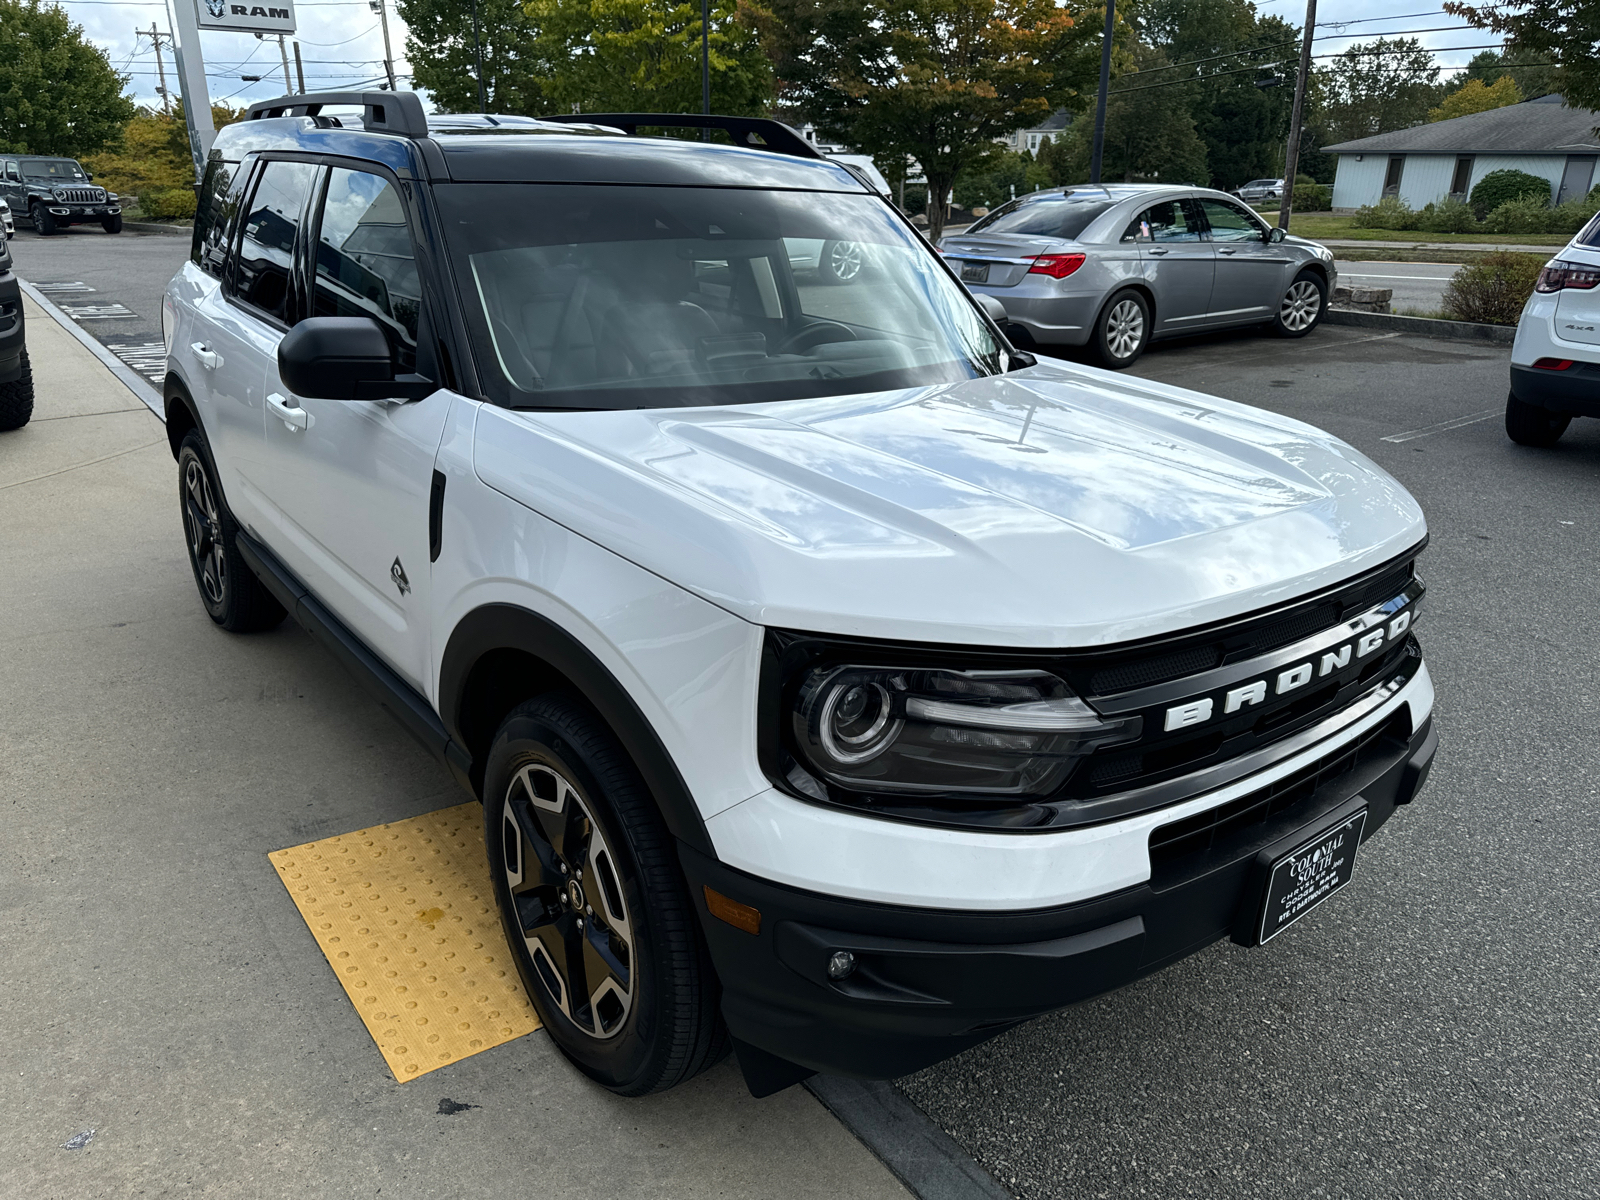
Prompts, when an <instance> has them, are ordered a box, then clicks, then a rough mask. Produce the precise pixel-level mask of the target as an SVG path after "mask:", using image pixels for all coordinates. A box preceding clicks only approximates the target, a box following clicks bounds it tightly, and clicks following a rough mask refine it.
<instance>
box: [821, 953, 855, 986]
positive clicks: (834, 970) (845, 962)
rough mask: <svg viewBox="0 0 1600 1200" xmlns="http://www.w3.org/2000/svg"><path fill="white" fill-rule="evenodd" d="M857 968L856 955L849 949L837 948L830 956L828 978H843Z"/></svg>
mask: <svg viewBox="0 0 1600 1200" xmlns="http://www.w3.org/2000/svg"><path fill="white" fill-rule="evenodd" d="M855 969H856V956H855V955H854V954H851V953H850V951H848V950H835V951H834V952H833V953H832V954H830V955H829V956H828V978H829V979H843V978H845V976H847V975H849V974H850V972H851V971H854V970H855Z"/></svg>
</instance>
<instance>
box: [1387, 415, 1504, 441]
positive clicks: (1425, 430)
mask: <svg viewBox="0 0 1600 1200" xmlns="http://www.w3.org/2000/svg"><path fill="white" fill-rule="evenodd" d="M1504 411H1505V409H1503V408H1491V409H1489V410H1487V411H1486V412H1481V413H1474V414H1473V415H1472V416H1470V417H1457V418H1456V419H1455V420H1453V421H1440V422H1439V423H1438V424H1437V425H1424V426H1423V427H1422V428H1421V429H1408V430H1406V432H1404V433H1391V434H1390V435H1389V436H1388V437H1386V438H1383V439H1382V440H1383V441H1385V442H1410V441H1414V440H1415V439H1417V438H1420V437H1427V436H1428V435H1429V434H1431V433H1445V432H1447V431H1449V430H1451V429H1460V428H1461V427H1462V426H1463V425H1476V424H1477V423H1478V422H1479V421H1487V420H1488V419H1489V418H1490V417H1498V416H1499V415H1500V414H1501V413H1502V412H1504Z"/></svg>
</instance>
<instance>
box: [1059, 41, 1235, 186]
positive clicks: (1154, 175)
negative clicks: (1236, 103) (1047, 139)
mask: <svg viewBox="0 0 1600 1200" xmlns="http://www.w3.org/2000/svg"><path fill="white" fill-rule="evenodd" d="M1131 57H1132V59H1133V62H1134V65H1135V66H1136V67H1137V68H1138V70H1139V71H1140V72H1144V71H1154V70H1158V69H1160V68H1161V67H1164V66H1166V65H1167V57H1166V55H1164V54H1163V53H1161V51H1159V50H1156V49H1153V48H1151V47H1149V46H1145V45H1143V44H1142V43H1136V44H1135V45H1134V46H1133V47H1132V55H1131ZM1134 78H1135V79H1137V78H1138V76H1137V75H1135V76H1134ZM1156 78H1158V79H1160V78H1164V76H1162V75H1158V76H1156ZM1188 91H1189V89H1188V88H1183V87H1176V88H1144V89H1137V88H1135V89H1129V88H1127V87H1113V88H1112V89H1111V90H1110V94H1109V95H1108V96H1107V99H1106V138H1105V149H1104V155H1103V158H1102V160H1101V165H1100V178H1101V179H1102V180H1107V181H1110V180H1121V181H1123V182H1124V183H1154V182H1162V183H1167V182H1171V183H1198V184H1204V183H1206V182H1207V181H1209V180H1210V178H1211V172H1210V170H1209V169H1208V168H1207V166H1206V143H1205V142H1204V141H1202V140H1201V138H1200V134H1199V132H1198V131H1197V130H1196V129H1195V120H1194V117H1193V116H1191V115H1190V105H1189V103H1188V101H1189V99H1190V97H1188V96H1186V95H1185V93H1186V92H1188ZM1062 148H1063V154H1062V156H1061V158H1060V160H1059V161H1057V162H1055V163H1053V167H1054V170H1055V172H1056V174H1057V175H1058V176H1059V178H1058V179H1057V180H1056V181H1057V182H1060V183H1086V182H1088V179H1089V166H1090V161H1091V159H1092V157H1093V154H1094V109H1093V107H1092V106H1091V107H1090V108H1089V109H1088V110H1087V111H1086V112H1084V113H1083V115H1082V116H1080V117H1079V118H1078V119H1077V120H1076V121H1074V122H1073V124H1072V128H1071V129H1070V130H1068V131H1067V133H1066V136H1065V137H1064V138H1063V139H1062Z"/></svg>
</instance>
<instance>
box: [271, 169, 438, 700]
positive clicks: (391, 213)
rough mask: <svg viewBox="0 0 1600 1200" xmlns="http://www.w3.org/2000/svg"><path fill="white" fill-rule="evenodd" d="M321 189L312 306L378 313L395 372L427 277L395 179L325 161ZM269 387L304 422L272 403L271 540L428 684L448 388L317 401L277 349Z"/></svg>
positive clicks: (313, 235)
mask: <svg viewBox="0 0 1600 1200" xmlns="http://www.w3.org/2000/svg"><path fill="white" fill-rule="evenodd" d="M321 192H322V195H321V197H320V199H319V202H318V204H317V205H316V206H314V207H315V208H317V209H319V210H320V212H319V217H320V220H317V221H314V222H313V223H312V226H311V232H310V234H309V236H307V237H306V238H305V239H304V241H305V243H306V245H307V246H308V247H309V248H310V254H309V255H308V257H309V259H310V261H309V262H308V264H307V266H308V267H309V270H308V271H307V275H308V277H309V283H310V314H311V315H314V316H339V317H371V318H373V319H374V320H376V321H377V322H378V323H379V324H380V325H381V326H383V328H384V330H385V332H387V333H388V335H389V342H390V345H391V347H392V348H393V350H394V351H395V356H396V359H397V362H396V369H397V371H398V372H400V373H405V374H409V373H411V372H413V371H414V370H415V369H416V367H415V363H416V355H417V328H418V323H419V317H420V313H421V307H422V289H421V286H420V284H419V281H418V273H417V264H416V258H415V255H414V253H413V250H412V241H411V233H410V229H409V226H408V223H407V219H406V213H405V210H404V208H403V206H402V204H401V201H400V195H399V192H398V190H397V188H396V185H395V183H394V182H393V181H391V180H389V179H386V178H384V177H382V176H379V175H376V174H371V173H368V172H365V171H355V170H350V169H347V168H345V167H331V168H329V169H328V171H327V174H326V177H325V179H324V181H323V183H322V185H321ZM266 386H267V389H268V391H269V392H270V393H272V394H274V395H276V396H278V397H279V398H280V399H279V405H280V408H286V409H288V410H291V411H292V410H298V411H299V412H301V413H303V414H304V428H301V427H299V425H298V424H297V423H293V422H286V421H285V420H283V419H281V418H280V417H279V416H278V415H277V411H275V410H272V409H269V411H268V413H267V424H266V455H265V463H266V469H265V480H266V482H265V489H266V491H267V492H268V493H269V495H270V497H271V501H272V520H273V524H274V528H273V530H272V534H271V543H272V546H273V549H274V550H275V551H276V552H277V554H278V556H279V557H280V558H281V559H283V561H284V563H285V564H286V565H287V566H288V567H289V568H290V569H291V570H292V571H294V573H295V574H296V575H298V576H299V577H300V579H301V580H302V581H303V582H304V583H305V585H306V586H307V587H308V588H310V589H311V591H312V592H314V593H315V594H316V595H317V596H318V597H319V598H320V599H321V600H322V601H323V602H324V603H326V604H327V605H328V606H329V607H330V608H332V609H333V611H334V613H335V614H336V615H337V616H338V617H339V619H340V620H341V621H343V622H344V623H345V624H346V625H347V626H349V627H350V628H351V629H352V630H353V631H354V632H355V633H356V635H357V636H359V637H360V638H361V640H362V641H364V642H365V643H366V644H367V645H368V646H369V647H370V648H371V649H372V650H374V651H375V652H376V653H377V654H378V655H379V656H380V657H382V658H383V659H384V660H385V661H386V662H387V663H388V664H389V665H390V666H391V667H392V668H394V670H395V671H397V672H398V673H399V674H400V675H401V676H403V677H404V678H405V679H406V680H407V681H408V682H410V683H411V684H412V686H414V687H416V688H417V689H418V690H420V691H423V692H427V691H428V690H429V687H428V682H429V681H428V678H427V676H428V667H427V664H428V659H429V623H428V598H429V591H430V589H429V577H430V568H431V563H430V561H429V540H428V504H429V496H430V492H431V489H432V486H433V463H434V458H435V456H436V454H437V451H438V448H439V439H440V438H441V437H442V436H443V433H444V423H445V418H446V417H447V416H448V414H449V411H450V405H451V403H452V401H453V397H452V395H451V393H449V392H444V391H440V392H436V393H434V395H432V396H430V397H429V398H428V399H426V400H418V401H413V402H411V403H405V402H402V401H387V400H313V399H310V398H307V397H302V396H297V395H295V394H294V393H292V392H290V391H289V389H288V388H287V387H285V386H284V384H283V381H282V379H281V378H280V377H279V375H278V371H277V364H276V361H274V362H273V364H272V365H271V366H270V367H269V369H268V372H267V383H266ZM298 420H299V418H295V422H298Z"/></svg>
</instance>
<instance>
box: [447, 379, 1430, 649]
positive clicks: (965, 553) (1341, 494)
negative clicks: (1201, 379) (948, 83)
mask: <svg viewBox="0 0 1600 1200" xmlns="http://www.w3.org/2000/svg"><path fill="white" fill-rule="evenodd" d="M476 428H477V433H476V439H475V441H476V444H475V449H474V454H475V460H476V469H477V473H478V475H479V477H480V478H481V479H482V480H483V481H484V482H485V483H486V484H488V485H489V486H490V487H492V488H495V489H496V490H498V491H500V492H503V493H504V494H506V495H507V496H510V497H512V498H513V499H515V500H517V501H519V502H520V503H522V504H525V505H527V506H528V507H530V508H532V509H535V510H537V511H539V512H541V513H543V514H544V515H546V516H548V517H550V518H551V519H553V520H555V521H557V522H559V523H560V524H562V525H565V526H566V527H568V528H569V529H572V530H573V531H575V532H577V533H579V534H581V535H582V536H584V537H586V538H590V539H592V540H593V541H595V542H597V543H599V544H601V545H603V546H606V547H608V548H610V549H611V550H613V551H614V552H616V553H617V554H620V555H622V556H623V557H625V558H627V559H630V560H631V561H633V562H635V563H637V564H638V565H640V566H641V567H644V568H645V569H647V570H650V571H652V572H654V573H656V574H658V575H660V576H662V577H664V578H666V579H669V580H671V581H673V582H674V583H676V584H678V585H680V586H682V587H684V588H686V589H688V590H690V591H692V592H695V593H697V594H698V595H700V596H702V597H704V598H705V599H706V600H709V601H711V602H712V603H714V604H717V605H720V606H722V607H723V608H725V609H727V610H728V611H730V612H732V613H735V614H737V615H738V616H741V617H743V618H745V619H746V620H749V621H752V622H755V623H757V624H760V625H770V626H780V627H786V628H793V629H802V630H808V631H812V632H820V633H835V634H845V635H855V636H861V637H877V638H893V639H902V640H917V641H931V642H945V643H960V644H968V645H994V646H1018V647H1041V648H1042V647H1062V648H1064V647H1073V646H1095V645H1108V644H1114V643H1118V642H1123V641H1128V640H1132V639H1136V638H1143V637H1149V636H1154V635H1158V634H1162V633H1167V632H1171V631H1175V630H1180V629H1184V628H1187V627H1191V626H1194V625H1198V624H1203V623H1206V622H1211V621H1215V620H1221V619H1225V618H1227V617H1231V616H1235V615H1238V614H1240V613H1244V612H1249V611H1252V610H1255V609H1259V608H1262V607H1264V606H1268V605H1273V604H1277V603H1281V602H1284V601H1288V600H1291V599H1293V598H1295V597H1297V596H1300V595H1303V594H1305V593H1307V592H1310V591H1314V590H1317V589H1320V588H1322V587H1325V586H1328V585H1331V584H1334V583H1337V582H1339V581H1342V580H1343V579H1345V578H1348V577H1349V576H1351V575H1353V574H1355V573H1357V572H1360V571H1362V570H1364V569H1366V568H1368V567H1372V566H1375V565H1377V564H1379V563H1381V562H1383V561H1385V560H1387V559H1389V558H1392V557H1394V556H1395V555H1397V554H1400V553H1401V552H1402V551H1404V550H1406V549H1408V548H1409V547H1411V546H1414V545H1415V544H1416V543H1417V542H1418V541H1419V540H1420V539H1421V538H1422V536H1423V534H1424V524H1423V517H1422V512H1421V510H1420V509H1419V508H1418V506H1417V504H1416V502H1415V501H1414V500H1413V499H1412V498H1411V497H1410V495H1409V494H1407V492H1406V491H1405V489H1404V488H1402V487H1401V486H1400V484H1399V483H1397V482H1396V481H1395V480H1394V479H1393V478H1392V477H1390V476H1389V475H1388V474H1387V473H1386V472H1384V471H1383V470H1382V469H1381V468H1380V467H1378V466H1377V465H1376V464H1374V463H1373V462H1371V461H1370V460H1368V459H1367V458H1366V457H1365V456H1364V455H1362V454H1360V453H1359V452H1357V451H1356V450H1354V449H1352V448H1351V447H1349V446H1347V445H1345V444H1343V443H1342V442H1340V441H1338V440H1337V439H1335V438H1333V437H1331V436H1329V435H1328V434H1326V433H1323V432H1321V431H1320V430H1317V429H1314V428H1312V427H1310V426H1308V425H1304V424H1302V423H1300V422H1298V421H1293V420H1290V419H1288V418H1286V417H1280V416H1276V415H1274V414H1271V413H1267V412H1263V411H1260V410H1257V409H1252V408H1248V407H1246V406H1244V405H1239V404H1234V403H1231V402H1229V401H1225V400H1219V399H1217V398H1215V397H1211V396H1203V395H1200V394H1197V393H1194V392H1188V391H1184V390H1182V389H1179V388H1173V387H1168V386H1165V385H1162V384H1157V383H1150V382H1147V381H1144V380H1139V379H1134V378H1130V377H1128V376H1118V375H1113V374H1111V373H1109V372H1104V371H1099V370H1095V369H1092V368H1087V367H1085V368H1076V367H1071V366H1065V365H1062V366H1056V365H1041V366H1038V367H1033V368H1030V369H1028V370H1026V371H1021V372H1017V373H1014V374H1010V375H1006V376H1001V377H993V378H984V379H974V380H969V381H966V382H963V383H957V384H949V385H941V386H936V387H922V388H914V389H907V390H904V391H894V392H879V393H872V394H869V395H861V396H851V397H833V398H828V399H822V400H805V401H790V402H786V403H774V404H759V405H743V406H734V407H723V408H688V409H666V410H662V409H656V410H629V411H622V412H603V413H563V414H557V413H534V412H513V411H510V410H506V409H499V408H491V407H485V408H483V409H482V410H481V412H480V415H479V420H478V423H477V427H476Z"/></svg>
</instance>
